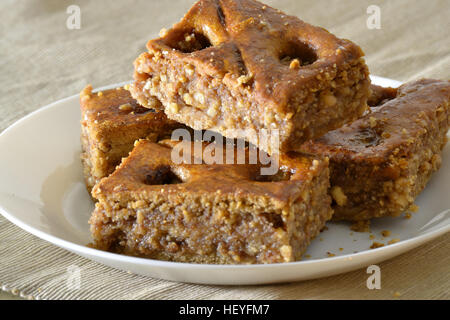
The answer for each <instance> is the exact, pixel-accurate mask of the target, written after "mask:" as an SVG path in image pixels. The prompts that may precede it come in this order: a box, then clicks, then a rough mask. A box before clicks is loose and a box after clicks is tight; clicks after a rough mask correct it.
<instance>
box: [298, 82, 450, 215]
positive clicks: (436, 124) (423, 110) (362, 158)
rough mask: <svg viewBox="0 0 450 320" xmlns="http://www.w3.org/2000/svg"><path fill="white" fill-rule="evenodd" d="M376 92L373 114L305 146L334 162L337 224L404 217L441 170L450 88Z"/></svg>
mask: <svg viewBox="0 0 450 320" xmlns="http://www.w3.org/2000/svg"><path fill="white" fill-rule="evenodd" d="M373 92H374V94H373V95H372V97H371V100H372V101H373V102H374V103H375V102H377V101H378V103H379V104H378V105H374V106H373V107H371V113H368V114H366V115H365V116H363V117H362V118H361V119H359V120H357V121H355V122H353V123H352V124H351V125H346V126H344V127H342V128H340V129H337V130H335V131H332V132H329V133H327V134H326V135H325V136H323V137H322V138H320V139H317V140H315V141H310V142H308V143H305V144H304V145H303V146H302V150H304V151H306V152H311V153H313V154H316V155H320V156H326V157H329V159H330V179H331V187H332V188H331V194H332V196H333V199H334V201H333V209H334V216H333V218H334V219H337V220H341V219H344V220H367V219H371V218H377V217H384V216H398V215H400V214H401V213H402V212H404V211H405V210H407V209H408V208H409V207H410V206H411V205H412V204H413V203H414V199H415V198H416V197H417V195H418V194H419V193H420V192H421V191H422V190H423V188H424V187H425V186H426V184H427V182H428V181H429V179H430V177H431V174H432V173H433V172H435V171H436V170H438V168H439V167H440V164H441V151H442V149H443V147H444V146H445V144H446V142H447V131H448V129H449V123H450V120H449V117H450V111H449V103H450V82H449V81H439V80H427V79H423V80H418V81H414V82H410V83H407V84H404V85H402V86H401V87H400V88H399V89H398V90H395V89H392V88H386V89H381V88H380V87H378V88H373Z"/></svg>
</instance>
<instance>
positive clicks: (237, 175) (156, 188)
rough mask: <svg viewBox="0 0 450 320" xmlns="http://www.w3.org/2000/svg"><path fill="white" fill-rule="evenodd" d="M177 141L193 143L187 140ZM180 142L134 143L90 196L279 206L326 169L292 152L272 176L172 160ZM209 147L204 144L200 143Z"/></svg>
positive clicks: (247, 168) (254, 169)
mask: <svg viewBox="0 0 450 320" xmlns="http://www.w3.org/2000/svg"><path fill="white" fill-rule="evenodd" d="M180 143H188V145H189V147H191V146H192V147H193V144H191V143H190V142H180ZM178 144H179V143H178V142H174V141H170V140H167V141H166V140H164V141H162V142H160V143H153V142H150V141H148V140H139V141H137V142H136V144H135V148H134V149H133V151H132V152H131V153H130V155H129V157H128V158H126V159H124V160H123V161H122V163H121V165H120V166H119V167H118V168H117V170H116V171H115V172H114V173H113V174H111V175H110V176H109V177H108V178H107V179H103V180H102V181H101V182H100V183H99V184H98V185H97V186H96V187H95V188H94V191H93V195H94V197H96V198H101V197H104V196H105V195H106V196H107V197H108V196H111V195H113V194H114V193H120V194H121V196H122V197H123V198H126V197H127V194H128V195H129V196H130V197H132V196H133V195H134V196H135V197H139V196H141V197H143V198H145V197H149V196H150V194H152V193H153V194H155V193H157V194H158V195H159V196H160V197H163V198H167V199H171V200H174V199H175V200H174V201H177V200H176V198H177V197H186V195H192V196H193V197H195V196H210V197H212V198H214V197H220V198H225V199H236V198H242V199H247V200H249V201H258V199H260V200H261V199H267V200H266V201H267V205H269V204H270V205H272V206H275V207H277V208H283V207H285V206H286V205H290V204H292V203H293V202H294V201H296V200H297V199H298V198H299V196H300V194H301V193H302V191H303V190H310V189H309V188H306V189H305V186H306V185H309V183H311V181H312V180H313V179H314V178H315V177H317V176H319V175H321V174H323V172H324V170H326V171H327V172H328V159H317V158H318V157H316V156H311V155H306V154H303V155H302V154H292V153H291V154H289V155H283V156H282V158H281V159H280V162H279V163H280V170H278V173H277V174H276V175H274V176H261V175H260V170H259V169H260V168H261V165H256V164H255V165H251V164H242V165H240V164H233V165H229V164H212V165H208V164H204V163H203V164H185V163H181V164H175V163H174V162H173V161H172V157H171V153H172V150H173V147H175V146H176V145H178ZM207 145H208V144H206V143H204V144H203V146H202V147H203V148H205V147H206V146H207ZM204 150H206V149H204ZM205 152H206V151H205ZM261 197H262V198H261Z"/></svg>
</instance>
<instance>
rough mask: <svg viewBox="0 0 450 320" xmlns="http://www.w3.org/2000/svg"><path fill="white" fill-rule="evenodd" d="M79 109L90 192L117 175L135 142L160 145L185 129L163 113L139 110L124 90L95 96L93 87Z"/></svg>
mask: <svg viewBox="0 0 450 320" xmlns="http://www.w3.org/2000/svg"><path fill="white" fill-rule="evenodd" d="M155 103H158V101H157V100H155ZM80 107H81V117H82V120H81V146H82V154H81V159H82V163H83V171H84V177H85V182H86V186H87V188H88V190H89V191H90V190H91V189H92V187H93V186H94V185H95V184H96V183H97V182H98V181H99V180H100V179H101V178H103V177H106V176H108V175H109V174H110V173H112V172H113V171H114V169H115V167H116V166H117V165H118V164H120V160H121V159H122V157H126V156H127V155H128V153H129V152H130V151H131V150H132V149H133V144H134V142H135V141H136V140H138V139H141V138H148V139H150V140H152V141H157V140H159V139H163V138H167V137H170V135H171V133H172V130H174V129H176V128H180V127H184V126H183V125H181V124H179V123H176V122H175V121H172V120H169V119H167V117H166V116H165V114H164V113H163V112H161V111H155V110H150V109H147V108H144V107H142V106H140V105H139V104H138V103H137V102H136V100H134V99H133V98H132V97H131V95H130V93H129V92H128V91H127V90H125V89H123V88H117V89H112V90H106V91H103V92H98V93H92V87H91V86H87V87H86V88H84V89H83V91H81V93H80Z"/></svg>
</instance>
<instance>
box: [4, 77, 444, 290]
mask: <svg viewBox="0 0 450 320" xmlns="http://www.w3.org/2000/svg"><path fill="white" fill-rule="evenodd" d="M371 79H372V81H373V82H380V81H384V82H388V83H390V84H391V86H393V87H397V86H400V85H401V84H402V82H400V81H397V80H393V79H389V78H384V77H379V76H372V75H371ZM128 83H130V81H125V82H121V83H117V84H111V85H107V86H103V87H100V88H97V89H95V90H94V91H99V90H107V89H111V88H116V87H119V86H123V85H125V84H128ZM76 97H78V94H75V95H72V96H69V97H66V98H63V99H60V100H58V101H55V102H52V103H50V104H48V105H46V106H43V107H41V108H38V109H37V110H35V111H33V112H31V113H29V114H27V115H26V116H24V117H22V118H21V119H19V120H17V121H15V122H14V123H13V124H11V125H10V126H9V127H7V128H6V129H5V130H3V131H2V132H1V133H0V145H1V143H2V141H3V140H4V139H6V137H7V135H8V134H9V133H10V132H11V131H13V130H15V129H16V128H17V127H19V126H20V125H22V124H24V123H25V122H26V121H28V120H29V119H30V118H32V117H34V116H35V115H36V114H38V113H41V112H45V111H47V110H49V109H52V108H55V107H56V106H57V105H59V104H61V103H66V102H67V101H70V100H72V99H74V98H76ZM449 210H450V209H449ZM445 211H446V210H444V211H443V212H445ZM0 214H1V215H2V216H4V217H5V218H6V219H7V220H8V221H10V222H11V223H13V224H14V225H16V226H17V227H19V228H21V229H22V230H25V231H26V232H28V233H30V234H32V235H34V236H36V237H38V238H40V239H42V240H44V241H47V242H50V243H52V244H54V245H56V246H58V247H60V248H63V249H65V250H68V251H71V252H74V253H76V254H78V255H82V256H85V257H86V256H89V257H93V256H96V257H99V258H101V259H107V260H111V261H118V262H120V263H131V264H135V265H140V266H149V267H152V266H153V267H163V268H169V269H173V268H176V269H180V268H181V269H190V270H197V271H200V270H205V269H212V270H219V269H220V270H222V269H224V268H225V269H238V270H254V269H272V268H274V267H277V268H295V267H299V266H314V265H316V264H323V263H333V262H344V261H349V260H361V261H362V260H364V259H365V258H369V260H370V258H372V260H376V259H377V257H378V256H379V255H378V254H377V253H385V255H389V253H392V252H393V256H396V255H398V254H401V253H403V252H406V251H407V250H408V249H412V248H414V247H415V246H418V245H421V244H424V243H426V242H428V241H431V240H433V239H435V238H437V237H439V236H441V235H444V234H445V233H447V232H449V231H450V224H447V225H444V226H441V227H439V228H436V229H432V230H430V231H426V232H425V233H423V234H421V235H419V236H415V237H413V238H410V239H406V240H402V241H399V242H397V243H394V244H391V245H388V246H384V247H381V248H376V249H367V250H364V251H360V252H357V253H351V254H344V255H339V256H335V257H327V258H321V259H312V260H300V261H294V262H287V263H273V264H236V265H226V264H197V263H184V262H172V261H163V260H156V259H148V258H140V257H133V256H126V255H121V254H117V253H112V252H106V251H101V250H98V249H94V248H90V247H87V246H83V245H80V244H77V243H74V242H71V241H69V240H65V239H62V238H60V237H57V236H54V235H52V234H50V233H47V232H45V231H41V230H39V229H38V228H36V227H33V226H31V225H29V224H28V223H26V222H24V221H23V220H21V219H20V218H17V217H16V216H15V215H14V214H12V213H10V212H9V211H8V210H6V209H5V208H4V206H3V204H2V203H0ZM437 214H439V213H437ZM391 257H392V256H391ZM387 259H389V257H388V258H387ZM355 262H356V261H355ZM338 273H341V272H338ZM262 283H263V282H262Z"/></svg>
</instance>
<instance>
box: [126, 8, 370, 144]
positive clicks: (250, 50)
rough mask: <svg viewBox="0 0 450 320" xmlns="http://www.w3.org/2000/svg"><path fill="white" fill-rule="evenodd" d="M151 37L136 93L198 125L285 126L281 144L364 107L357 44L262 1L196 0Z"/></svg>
mask: <svg viewBox="0 0 450 320" xmlns="http://www.w3.org/2000/svg"><path fill="white" fill-rule="evenodd" d="M147 47H148V49H149V52H146V53H143V54H142V55H141V56H140V57H139V58H138V59H137V60H136V62H135V71H136V72H135V82H134V84H133V85H132V86H131V92H132V94H133V96H134V97H135V98H136V99H138V101H140V103H142V104H143V105H144V106H146V101H147V99H148V98H149V97H151V96H157V97H158V98H159V99H160V100H161V102H162V103H163V107H164V110H165V112H166V114H167V115H168V116H169V118H172V119H175V120H177V121H180V122H183V123H185V124H187V125H189V126H190V127H193V128H195V129H210V130H214V131H218V132H220V133H222V134H224V135H225V134H226V129H249V128H251V129H256V130H260V129H262V128H266V129H279V130H280V134H281V151H283V152H285V151H288V150H293V149H294V148H295V146H296V145H298V141H304V140H306V139H309V138H312V137H318V136H320V135H322V134H324V133H325V132H327V131H329V130H331V129H334V128H337V127H340V126H341V125H342V124H344V123H345V122H349V121H352V120H354V119H356V118H357V117H359V116H360V115H361V114H362V113H363V112H364V110H365V109H366V101H367V95H368V85H369V79H368V70H367V66H366V65H365V63H364V61H363V59H362V56H363V52H362V51H361V49H360V48H359V47H358V46H356V45H355V44H353V43H352V42H350V41H348V40H343V39H338V38H336V37H335V36H334V35H332V34H330V33H329V32H328V31H326V30H324V29H322V28H317V27H314V26H311V25H309V24H307V23H305V22H303V21H301V20H299V19H298V18H296V17H293V16H288V15H285V14H284V13H282V12H281V11H279V10H276V9H273V8H271V7H269V6H265V5H263V4H261V3H259V2H257V1H253V0H243V1H236V0H200V1H198V2H197V3H196V4H195V5H194V6H193V7H192V8H191V10H190V11H189V12H188V13H187V14H186V15H185V17H184V18H183V19H182V20H181V22H179V23H177V24H175V25H174V26H173V28H172V29H170V30H169V31H167V32H166V33H165V34H163V36H162V37H161V38H158V39H155V40H151V41H149V42H148V45H147ZM186 94H187V97H186V98H185V95H186ZM198 94H202V95H203V97H201V98H200V99H196V95H198ZM230 134H232V133H230ZM227 136H228V135H227ZM229 137H231V138H239V137H240V136H239V135H237V136H229ZM293 141H297V144H294V143H293ZM251 142H253V143H254V141H251ZM255 144H256V143H255ZM270 147H271V146H269V147H268V148H269V149H270ZM266 151H268V152H269V153H272V152H271V151H272V150H268V149H267V150H266ZM274 151H275V150H274Z"/></svg>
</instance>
